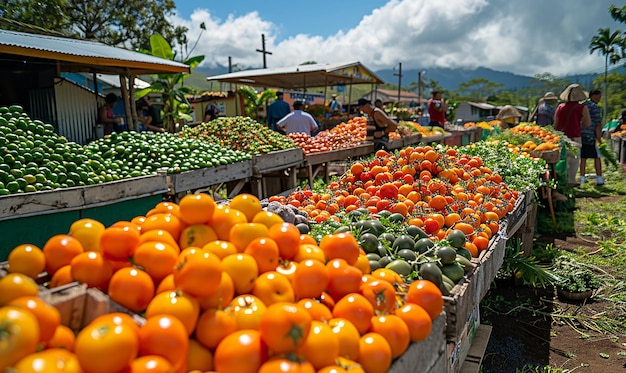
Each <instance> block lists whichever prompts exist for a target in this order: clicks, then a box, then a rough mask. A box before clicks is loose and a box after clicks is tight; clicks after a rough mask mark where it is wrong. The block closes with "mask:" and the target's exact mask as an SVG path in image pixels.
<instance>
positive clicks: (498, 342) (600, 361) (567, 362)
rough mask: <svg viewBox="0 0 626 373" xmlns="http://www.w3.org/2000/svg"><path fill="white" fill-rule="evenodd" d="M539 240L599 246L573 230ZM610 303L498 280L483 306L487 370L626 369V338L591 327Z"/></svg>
mask: <svg viewBox="0 0 626 373" xmlns="http://www.w3.org/2000/svg"><path fill="white" fill-rule="evenodd" d="M609 198H610V197H609ZM539 239H540V240H542V241H546V242H553V243H554V245H555V246H556V247H558V248H561V249H563V250H568V249H571V248H573V247H581V246H585V247H586V248H587V249H588V250H589V251H593V250H595V249H596V248H597V247H596V246H595V245H594V244H593V243H592V242H589V241H586V240H582V239H580V238H577V237H575V236H574V235H573V234H572V235H570V236H567V235H555V236H549V235H545V234H543V235H542V236H541V237H540V238H539ZM610 306H612V304H611V303H610V302H606V301H602V300H601V299H599V298H595V297H592V298H591V299H590V300H588V301H587V302H576V301H568V300H564V299H561V298H560V297H559V296H558V295H557V293H556V290H555V289H554V288H550V289H534V288H531V287H526V286H520V285H516V284H515V283H514V282H513V281H511V280H510V279H507V280H496V281H495V282H494V285H492V287H491V290H490V291H489V293H488V294H487V296H486V297H485V298H484V299H483V302H482V303H481V307H480V317H481V320H480V321H481V324H488V325H492V326H493V329H492V333H491V337H490V340H489V344H488V346H487V351H486V353H485V356H484V358H483V364H482V368H481V369H482V372H484V373H490V372H515V371H516V369H519V370H520V371H521V369H522V368H523V367H524V366H525V365H527V364H531V365H534V366H537V367H544V366H550V367H552V368H561V369H564V370H567V371H571V370H575V371H576V372H594V373H595V372H626V336H625V335H609V334H604V333H602V332H601V331H600V330H593V328H589V327H593V326H594V319H593V317H594V315H597V314H599V313H602V312H610V309H611V308H612V307H610ZM533 310H538V311H537V312H533ZM607 310H609V311H607ZM553 312H554V313H556V314H561V315H565V314H566V315H586V316H587V317H588V320H589V322H588V323H587V326H589V327H585V325H581V324H580V323H577V322H576V321H574V320H573V319H571V318H552V317H551V316H550V314H551V313H553ZM532 371H533V372H535V371H536V372H543V371H542V370H532ZM524 372H530V370H525V371H524Z"/></svg>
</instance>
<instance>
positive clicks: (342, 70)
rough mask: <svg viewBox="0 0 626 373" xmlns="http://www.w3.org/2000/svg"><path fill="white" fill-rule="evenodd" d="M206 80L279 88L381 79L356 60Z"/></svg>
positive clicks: (244, 72) (342, 83)
mask: <svg viewBox="0 0 626 373" xmlns="http://www.w3.org/2000/svg"><path fill="white" fill-rule="evenodd" d="M207 80H209V81H219V82H222V83H233V84H243V85H250V86H256V87H275V88H283V89H298V88H307V87H324V86H335V85H350V84H364V83H369V84H382V83H384V81H383V80H382V79H381V78H380V77H378V76H377V75H376V74H374V72H372V71H371V70H369V69H368V68H366V67H365V66H363V65H362V64H361V63H360V62H350V63H342V64H308V65H298V66H292V67H279V68H268V69H255V70H244V71H237V72H234V73H228V74H222V75H215V76H209V77H207Z"/></svg>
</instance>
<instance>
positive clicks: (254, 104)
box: [237, 86, 276, 122]
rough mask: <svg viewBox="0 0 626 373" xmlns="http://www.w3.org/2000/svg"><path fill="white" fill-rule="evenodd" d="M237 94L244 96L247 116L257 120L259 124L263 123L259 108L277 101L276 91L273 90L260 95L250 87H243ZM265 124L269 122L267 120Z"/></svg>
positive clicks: (267, 90)
mask: <svg viewBox="0 0 626 373" xmlns="http://www.w3.org/2000/svg"><path fill="white" fill-rule="evenodd" d="M237 92H238V93H239V94H240V95H241V96H243V102H244V110H245V112H246V115H247V116H248V117H250V118H252V119H254V120H256V121H257V122H261V120H259V119H260V118H259V115H258V113H259V108H261V107H262V106H263V105H265V103H266V102H267V101H268V100H272V99H274V100H275V99H276V91H274V90H273V89H266V90H264V91H262V92H260V93H257V91H256V90H255V89H254V88H252V87H250V86H243V87H240V88H239V90H238V91H237ZM266 115H267V113H266ZM263 122H267V119H266V120H264V121H263Z"/></svg>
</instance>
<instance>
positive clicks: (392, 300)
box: [0, 194, 443, 373]
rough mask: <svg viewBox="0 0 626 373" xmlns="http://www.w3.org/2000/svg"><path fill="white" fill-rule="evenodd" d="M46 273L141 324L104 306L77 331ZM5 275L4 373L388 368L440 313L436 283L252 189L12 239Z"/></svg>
mask: <svg viewBox="0 0 626 373" xmlns="http://www.w3.org/2000/svg"><path fill="white" fill-rule="evenodd" d="M42 269H45V270H46V272H47V273H48V275H50V276H51V277H50V280H49V286H50V287H56V286H60V285H62V284H67V283H69V282H72V281H78V282H81V283H84V284H87V285H88V286H89V287H95V288H97V289H100V290H102V291H105V292H107V294H108V295H109V297H110V298H111V299H112V300H113V301H115V302H117V303H118V304H120V305H122V306H124V307H126V308H127V309H128V310H129V311H131V312H136V313H140V314H141V315H143V316H144V317H145V322H144V323H142V324H141V325H137V324H136V323H135V322H134V321H133V319H131V318H130V317H129V316H128V315H126V314H123V313H114V314H105V315H101V316H99V317H96V318H95V319H94V320H93V321H92V322H91V323H89V324H88V325H86V326H85V327H84V328H83V329H82V330H79V331H77V335H76V336H74V334H73V333H72V331H71V330H70V331H68V330H67V327H65V326H63V325H61V324H60V315H59V311H58V310H56V308H55V307H52V306H49V305H48V304H46V303H44V302H42V301H40V300H38V298H37V297H36V295H37V291H38V287H37V284H36V283H35V281H34V279H33V277H36V276H37V275H38V274H39V272H40V271H41V270H42ZM8 270H9V274H8V275H7V276H5V277H4V278H2V279H0V321H1V322H2V324H3V325H8V329H7V330H9V335H8V338H10V339H11V343H10V344H9V345H7V346H6V347H3V348H10V349H11V350H6V351H3V354H2V355H1V356H2V358H1V359H0V370H3V371H4V370H5V369H6V368H8V367H13V368H16V369H18V370H19V371H21V370H22V369H23V370H27V369H31V370H32V369H34V367H35V366H38V367H39V368H40V369H41V367H42V366H43V367H44V368H43V369H44V370H45V371H51V369H53V368H52V367H57V366H66V367H68V366H72V367H74V368H75V369H76V371H78V370H79V367H80V368H82V370H83V371H103V372H104V371H106V372H118V371H135V369H137V371H140V370H141V369H147V367H149V366H152V367H154V366H158V367H161V368H163V371H176V372H186V371H191V370H199V371H212V370H215V371H219V372H241V373H246V372H277V371H280V370H277V369H279V368H277V366H281V367H282V366H284V365H285V364H288V365H293V366H294V367H300V368H301V369H304V370H303V371H320V370H321V369H326V370H328V371H332V369H340V367H342V366H350V365H353V366H357V365H358V366H360V369H361V370H360V371H364V372H372V373H375V372H386V371H387V370H388V369H389V367H390V365H391V363H392V361H393V359H395V358H397V357H399V356H401V355H402V354H403V353H404V351H405V350H406V349H407V347H408V346H409V344H410V343H411V342H417V341H421V340H424V339H425V338H426V337H427V336H428V335H429V334H430V330H431V326H432V320H433V319H434V318H436V317H438V316H439V315H440V313H441V311H442V309H443V298H442V293H441V291H440V289H439V288H438V287H437V286H435V285H434V284H433V282H431V281H427V280H416V281H413V282H411V283H406V282H405V281H404V280H403V278H402V277H401V276H399V275H398V273H396V272H394V271H393V270H390V269H385V268H379V269H376V270H374V271H371V269H370V267H369V261H368V259H367V257H366V256H365V254H363V253H362V252H361V248H360V246H359V242H358V241H357V239H356V238H355V237H354V236H353V235H352V234H351V233H348V232H341V233H335V234H330V235H327V236H325V237H324V238H323V239H322V240H321V241H320V242H319V243H318V242H317V241H316V240H315V239H314V238H313V237H311V236H309V235H306V234H301V233H300V231H299V230H298V228H297V227H296V226H295V225H293V224H291V223H286V222H284V221H283V220H282V219H281V218H280V216H278V215H277V214H273V213H271V212H269V211H267V210H263V208H262V205H261V202H260V201H259V200H258V199H257V198H256V197H254V196H252V195H248V194H240V195H238V196H236V197H234V198H233V199H232V200H231V201H230V203H229V204H228V205H223V204H217V203H215V201H214V200H213V199H212V198H211V197H210V196H209V195H207V194H193V195H187V196H185V197H183V198H182V199H181V200H180V202H179V203H178V204H175V203H170V202H161V203H159V204H157V205H156V206H155V207H154V208H153V209H152V210H150V211H149V212H148V213H146V215H145V216H138V217H136V218H134V219H132V221H120V222H117V223H115V224H113V225H111V226H109V227H105V226H104V225H102V224H101V223H99V222H97V221H95V220H92V219H80V220H78V221H76V222H74V223H73V224H72V225H71V226H70V227H69V229H68V233H67V234H60V235H57V236H53V237H51V238H50V239H49V240H48V241H47V242H46V243H45V245H44V246H43V248H41V249H40V248H38V247H35V246H33V245H21V246H20V247H17V248H15V249H14V250H13V251H12V252H11V254H10V256H9V262H8ZM18 330H19V332H18ZM38 346H42V347H41V348H42V349H43V350H41V352H37V351H40V350H39V349H38ZM60 347H63V348H65V349H64V350H61V349H60ZM4 352H7V353H4ZM280 369H282V368H280ZM141 371H142V370H141Z"/></svg>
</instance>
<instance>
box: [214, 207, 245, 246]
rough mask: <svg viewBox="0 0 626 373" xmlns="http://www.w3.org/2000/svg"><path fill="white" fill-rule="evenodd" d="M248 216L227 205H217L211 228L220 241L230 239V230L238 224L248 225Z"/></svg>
mask: <svg viewBox="0 0 626 373" xmlns="http://www.w3.org/2000/svg"><path fill="white" fill-rule="evenodd" d="M247 221H248V220H247V219H246V216H245V215H244V214H243V213H242V212H241V211H239V210H236V209H233V208H230V207H228V206H225V205H217V206H216V208H215V211H214V212H213V216H212V217H211V220H210V221H209V226H210V227H211V228H213V230H214V231H215V233H216V234H217V237H218V239H220V240H226V241H227V240H229V239H230V229H231V228H232V227H233V226H234V225H235V224H238V223H246V222H247Z"/></svg>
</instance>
